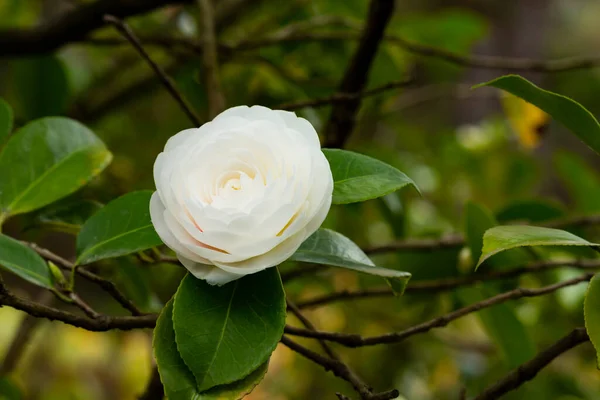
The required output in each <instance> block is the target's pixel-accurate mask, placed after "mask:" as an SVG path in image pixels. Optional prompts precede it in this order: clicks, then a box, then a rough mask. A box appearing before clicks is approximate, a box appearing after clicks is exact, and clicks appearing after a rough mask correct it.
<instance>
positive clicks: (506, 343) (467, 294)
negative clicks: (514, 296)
mask: <svg viewBox="0 0 600 400" xmlns="http://www.w3.org/2000/svg"><path fill="white" fill-rule="evenodd" d="M459 294H460V297H461V299H462V300H463V301H464V302H465V303H466V304H473V303H477V302H479V301H483V300H485V299H487V298H489V297H491V296H493V295H494V294H497V291H491V290H489V289H487V288H486V287H482V288H477V287H472V288H464V289H461V290H460V292H459ZM477 316H478V317H479V318H480V319H481V322H482V323H483V326H484V328H485V330H486V332H487V333H488V335H490V337H491V338H492V339H493V340H494V342H495V343H496V344H497V346H498V348H499V349H500V351H501V354H502V357H503V358H504V360H505V361H506V363H507V364H508V366H509V368H516V367H518V366H519V365H521V364H522V363H524V362H525V361H528V360H529V359H531V358H532V357H533V356H534V355H535V351H536V349H535V345H534V343H533V341H532V340H531V337H530V335H529V332H527V329H525V326H524V325H523V323H522V322H521V321H520V320H519V318H518V317H517V316H516V314H515V312H514V310H513V308H512V307H510V306H509V305H508V304H506V303H503V304H497V305H495V306H493V307H489V308H486V309H483V310H480V311H478V312H477Z"/></svg>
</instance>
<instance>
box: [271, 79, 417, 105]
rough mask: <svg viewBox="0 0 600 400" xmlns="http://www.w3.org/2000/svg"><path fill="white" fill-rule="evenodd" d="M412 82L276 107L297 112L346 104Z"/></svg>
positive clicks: (397, 82) (402, 81)
mask: <svg viewBox="0 0 600 400" xmlns="http://www.w3.org/2000/svg"><path fill="white" fill-rule="evenodd" d="M412 82H413V80H412V79H403V80H399V81H393V82H388V83H386V84H384V85H381V86H377V87H375V88H373V89H369V90H363V91H360V92H356V93H335V94H333V95H331V96H327V97H320V98H317V99H311V100H305V101H299V102H294V103H283V104H280V105H278V106H276V107H275V108H277V109H280V110H297V109H300V108H306V107H312V108H317V107H323V106H328V105H332V104H338V103H345V102H349V101H355V100H358V99H361V98H364V97H370V96H375V95H378V94H381V93H383V92H386V91H389V90H393V89H400V88H405V87H407V86H409V85H410V84H411V83H412Z"/></svg>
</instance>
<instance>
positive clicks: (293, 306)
mask: <svg viewBox="0 0 600 400" xmlns="http://www.w3.org/2000/svg"><path fill="white" fill-rule="evenodd" d="M286 303H287V308H288V310H290V311H291V312H292V314H294V315H295V316H296V318H298V319H299V320H300V322H301V323H302V325H304V327H305V328H307V329H310V330H312V331H316V330H317V328H315V326H314V325H313V324H312V322H310V321H309V320H308V318H306V317H305V316H304V314H302V311H300V309H299V308H298V306H296V304H294V303H293V302H291V301H290V300H286ZM319 344H320V345H321V347H322V348H323V351H324V352H325V354H327V355H328V356H329V357H330V358H333V359H334V360H338V361H339V357H338V356H337V355H336V354H335V353H334V352H333V350H331V348H330V347H329V345H328V344H327V343H326V342H325V341H324V340H319Z"/></svg>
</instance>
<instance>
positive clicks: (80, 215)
mask: <svg viewBox="0 0 600 400" xmlns="http://www.w3.org/2000/svg"><path fill="white" fill-rule="evenodd" d="M102 206H103V205H102V203H99V202H97V201H94V200H80V199H77V200H72V199H69V200H68V201H61V202H58V203H54V204H51V205H49V206H47V207H44V208H42V209H41V210H39V211H37V212H35V213H33V214H31V217H30V218H28V220H27V222H26V224H25V225H26V227H27V229H31V228H32V227H34V226H39V227H42V228H44V229H49V230H53V231H57V232H64V233H68V234H71V235H77V234H78V233H79V231H80V230H81V226H82V225H83V224H84V223H85V222H86V221H87V220H88V219H89V218H90V217H91V216H92V215H94V214H95V213H97V212H98V211H99V210H100V209H101V208H102Z"/></svg>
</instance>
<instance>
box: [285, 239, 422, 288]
mask: <svg viewBox="0 0 600 400" xmlns="http://www.w3.org/2000/svg"><path fill="white" fill-rule="evenodd" d="M290 260H295V261H302V262H309V263H315V264H325V265H333V266H335V267H342V268H348V269H351V270H354V271H358V272H363V273H365V274H370V275H376V276H380V277H382V278H385V279H386V280H387V282H388V283H389V284H390V286H391V287H392V290H393V291H394V293H396V294H402V293H403V292H404V289H405V288H406V284H407V283H408V280H409V279H410V276H411V275H410V273H408V272H404V271H397V270H395V269H389V268H380V267H376V266H375V264H373V261H371V260H370V259H369V257H367V255H366V254H365V253H364V252H363V251H362V250H361V249H360V247H358V246H357V245H356V244H355V243H354V242H353V241H352V240H350V239H348V238H347V237H346V236H344V235H342V234H341V233H338V232H334V231H332V230H330V229H319V230H318V231H316V232H315V233H313V234H312V235H311V236H310V237H309V238H308V239H306V240H305V241H304V243H302V245H301V246H300V248H299V249H298V250H297V251H296V252H295V253H294V255H292V257H290Z"/></svg>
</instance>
